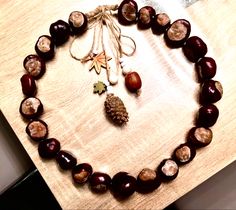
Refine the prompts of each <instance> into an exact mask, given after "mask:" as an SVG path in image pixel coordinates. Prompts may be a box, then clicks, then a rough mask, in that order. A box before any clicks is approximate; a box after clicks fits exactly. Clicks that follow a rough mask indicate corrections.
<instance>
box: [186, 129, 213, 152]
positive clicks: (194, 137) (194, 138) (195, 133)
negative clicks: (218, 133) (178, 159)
mask: <svg viewBox="0 0 236 210" xmlns="http://www.w3.org/2000/svg"><path fill="white" fill-rule="evenodd" d="M212 138H213V133H212V131H211V129H210V128H204V127H193V128H192V129H191V130H190V131H189V134H188V142H190V143H191V144H193V145H195V146H196V147H205V146H207V145H209V144H210V143H211V141H212Z"/></svg>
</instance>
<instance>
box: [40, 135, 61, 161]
mask: <svg viewBox="0 0 236 210" xmlns="http://www.w3.org/2000/svg"><path fill="white" fill-rule="evenodd" d="M60 149H61V145H60V142H59V141H58V140H57V139H54V138H50V139H46V140H43V141H40V142H39V145H38V152H39V155H40V157H41V158H46V159H51V158H54V157H56V155H57V153H58V152H59V151H60Z"/></svg>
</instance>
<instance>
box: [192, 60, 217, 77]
mask: <svg viewBox="0 0 236 210" xmlns="http://www.w3.org/2000/svg"><path fill="white" fill-rule="evenodd" d="M216 68H217V65H216V62H215V60H214V59H213V58H211V57H203V58H201V59H200V60H199V61H198V62H197V63H196V70H197V73H198V76H199V78H200V79H201V80H207V79H211V78H213V77H214V76H215V74H216Z"/></svg>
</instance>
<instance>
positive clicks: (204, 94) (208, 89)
mask: <svg viewBox="0 0 236 210" xmlns="http://www.w3.org/2000/svg"><path fill="white" fill-rule="evenodd" d="M222 95H223V87H222V85H221V83H220V82H219V81H215V80H206V81H205V82H204V83H203V84H202V88H201V102H202V103H203V104H205V103H215V102H217V101H219V100H220V99H221V98H222Z"/></svg>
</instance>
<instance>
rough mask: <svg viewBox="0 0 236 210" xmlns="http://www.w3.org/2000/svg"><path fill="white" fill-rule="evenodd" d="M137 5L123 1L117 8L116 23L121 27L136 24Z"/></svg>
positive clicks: (130, 0) (130, 1) (132, 0)
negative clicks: (121, 25)
mask: <svg viewBox="0 0 236 210" xmlns="http://www.w3.org/2000/svg"><path fill="white" fill-rule="evenodd" d="M137 14H138V5H137V3H136V2H135V1H134V0H123V1H122V2H121V4H120V6H119V8H118V21H119V23H120V24H123V25H130V24H133V23H136V21H137Z"/></svg>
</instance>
